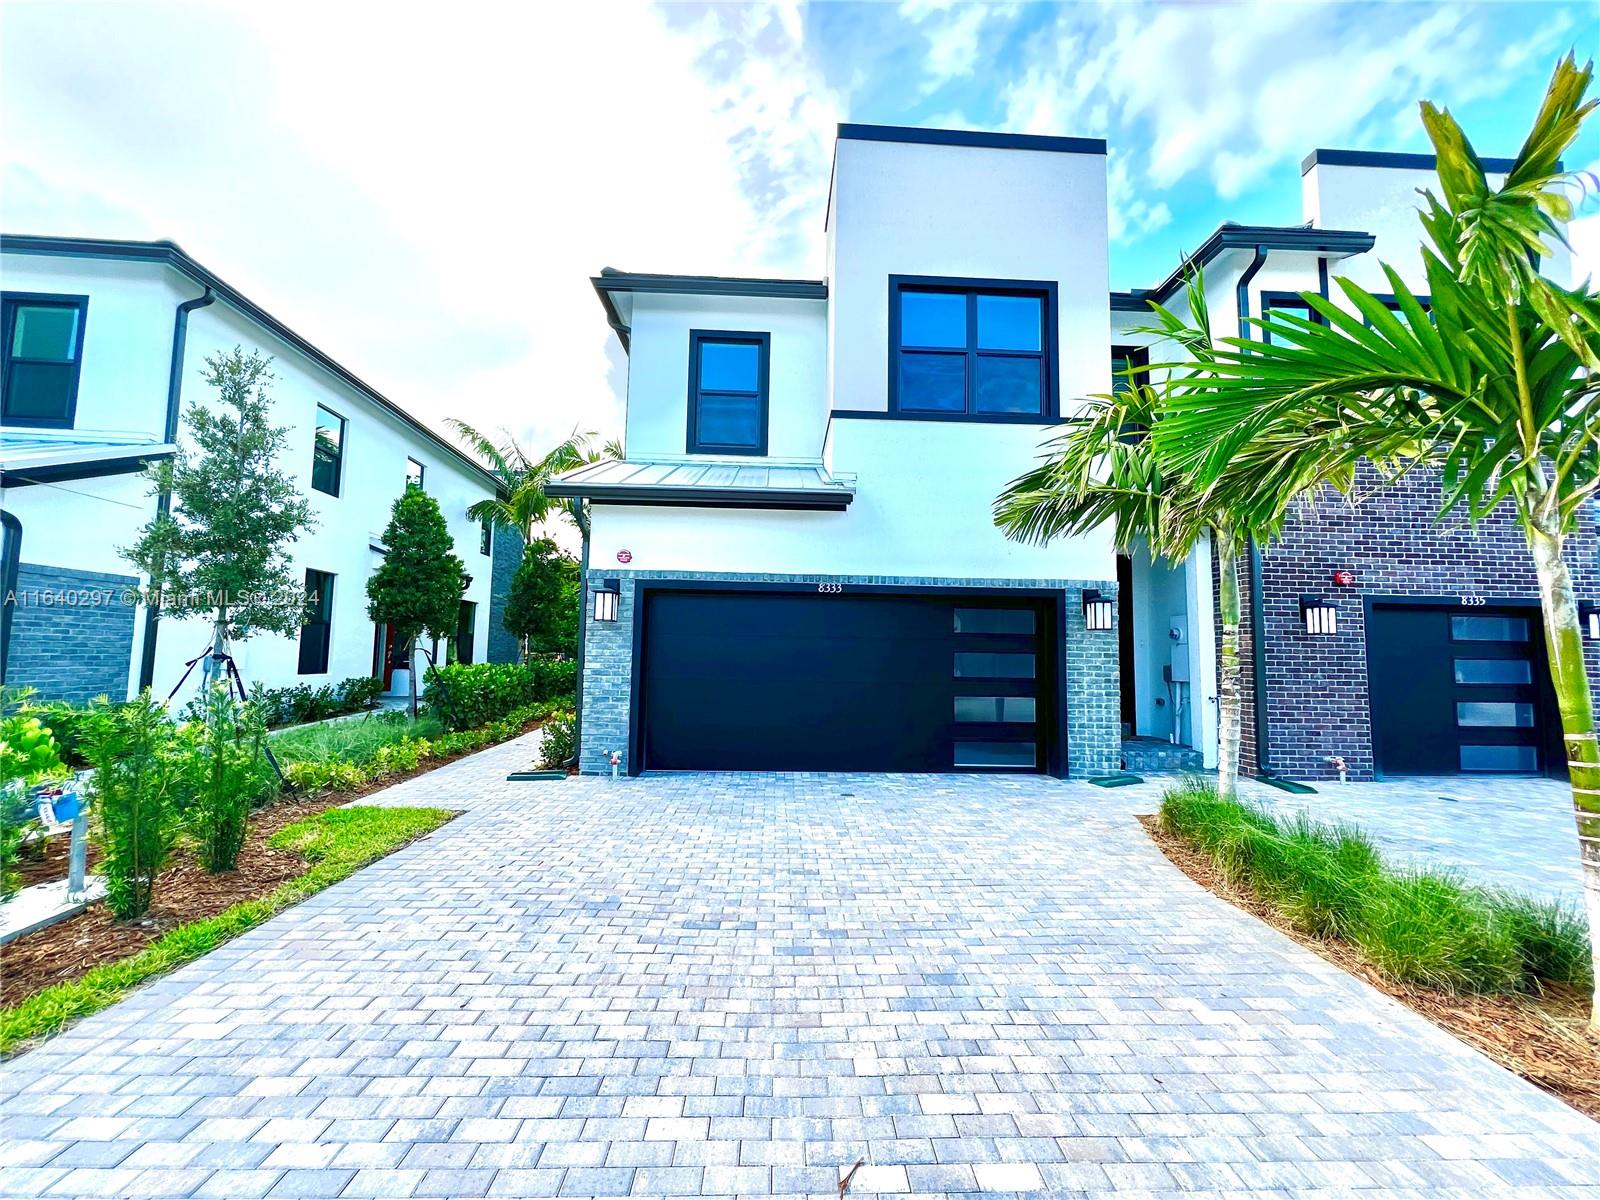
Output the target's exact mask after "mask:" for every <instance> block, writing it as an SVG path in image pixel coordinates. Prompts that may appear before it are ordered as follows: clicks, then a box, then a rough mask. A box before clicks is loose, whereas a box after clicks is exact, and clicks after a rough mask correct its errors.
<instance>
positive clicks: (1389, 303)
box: [1362, 292, 1433, 328]
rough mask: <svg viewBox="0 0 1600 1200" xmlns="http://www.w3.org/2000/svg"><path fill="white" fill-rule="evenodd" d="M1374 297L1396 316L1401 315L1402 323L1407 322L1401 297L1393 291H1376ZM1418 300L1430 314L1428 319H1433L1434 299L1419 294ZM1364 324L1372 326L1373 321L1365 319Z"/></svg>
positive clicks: (1423, 309)
mask: <svg viewBox="0 0 1600 1200" xmlns="http://www.w3.org/2000/svg"><path fill="white" fill-rule="evenodd" d="M1372 298H1373V299H1374V300H1377V301H1379V302H1381V303H1382V304H1383V306H1384V307H1385V308H1387V309H1388V310H1389V311H1390V312H1392V313H1393V314H1394V315H1395V316H1397V317H1399V318H1400V323H1401V324H1402V325H1404V324H1405V323H1406V314H1405V310H1404V309H1402V308H1401V307H1400V297H1398V296H1396V295H1395V294H1394V293H1393V292H1374V293H1373V294H1372ZM1416 301H1417V303H1418V304H1419V305H1420V306H1421V307H1422V311H1423V312H1425V313H1427V314H1428V319H1429V320H1430V321H1431V320H1433V301H1432V300H1431V299H1429V298H1428V297H1427V296H1417V297H1416ZM1362 324H1364V325H1366V326H1368V327H1369V328H1370V327H1371V325H1372V322H1371V321H1363V322H1362Z"/></svg>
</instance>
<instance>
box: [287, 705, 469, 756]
mask: <svg viewBox="0 0 1600 1200" xmlns="http://www.w3.org/2000/svg"><path fill="white" fill-rule="evenodd" d="M443 732H444V726H443V725H441V724H440V723H439V719H438V718H437V717H434V716H430V715H427V714H424V715H422V716H419V717H418V718H417V719H416V720H415V721H413V720H411V718H410V717H408V716H407V715H406V714H405V713H397V712H396V713H377V714H374V715H373V716H370V717H360V718H356V719H354V720H349V721H334V722H331V723H329V724H325V725H309V726H302V727H300V728H298V729H286V730H284V731H283V732H281V733H275V734H273V735H272V739H271V742H270V745H271V746H272V751H273V753H274V754H276V755H277V756H278V757H279V759H281V760H282V761H284V762H286V763H291V762H311V763H328V762H346V763H352V764H354V765H356V766H366V765H367V764H368V763H370V762H372V760H373V759H374V758H375V757H376V756H377V753H378V751H379V750H380V749H382V748H383V747H384V746H392V745H396V744H398V743H400V742H403V741H405V740H406V739H407V738H413V739H415V738H435V737H438V736H439V735H440V734H441V733H443Z"/></svg>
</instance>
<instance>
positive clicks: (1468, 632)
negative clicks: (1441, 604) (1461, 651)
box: [1450, 617, 1528, 642]
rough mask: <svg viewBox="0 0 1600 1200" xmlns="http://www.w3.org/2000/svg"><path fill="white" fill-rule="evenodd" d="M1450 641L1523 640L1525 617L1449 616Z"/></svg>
mask: <svg viewBox="0 0 1600 1200" xmlns="http://www.w3.org/2000/svg"><path fill="white" fill-rule="evenodd" d="M1450 640H1451V641H1452V642H1525V641H1527V640H1528V618H1527V617H1451V618H1450Z"/></svg>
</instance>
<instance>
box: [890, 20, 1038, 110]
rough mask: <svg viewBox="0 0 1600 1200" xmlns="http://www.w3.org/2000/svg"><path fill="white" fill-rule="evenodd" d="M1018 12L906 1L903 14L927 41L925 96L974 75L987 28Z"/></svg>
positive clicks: (923, 64)
mask: <svg viewBox="0 0 1600 1200" xmlns="http://www.w3.org/2000/svg"><path fill="white" fill-rule="evenodd" d="M1018 9H1019V6H1018V5H1016V4H976V3H961V4H957V3H954V2H953V0H933V2H930V0H903V3H901V5H900V7H899V10H898V11H899V15H900V16H901V17H902V18H904V19H905V20H907V21H909V22H911V23H912V24H913V25H915V26H917V28H918V29H919V30H920V31H921V32H922V35H923V38H924V40H925V42H926V50H925V51H924V57H923V60H922V74H923V78H922V83H921V91H922V94H923V95H928V94H930V93H932V92H935V91H937V90H938V89H939V88H941V87H943V86H944V85H945V84H947V83H951V82H952V81H954V80H958V79H964V78H967V77H968V76H970V75H972V73H973V70H974V68H976V67H977V65H978V61H979V57H980V55H981V53H982V51H983V38H984V34H985V31H986V30H987V28H988V27H989V26H990V25H1004V24H1007V23H1009V22H1010V21H1011V20H1012V19H1013V18H1014V17H1015V16H1016V15H1017V12H1018Z"/></svg>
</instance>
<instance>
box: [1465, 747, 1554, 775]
mask: <svg viewBox="0 0 1600 1200" xmlns="http://www.w3.org/2000/svg"><path fill="white" fill-rule="evenodd" d="M1461 769H1462V770H1463V771H1507V772H1517V773H1524V772H1528V771H1537V770H1538V769H1539V751H1538V748H1537V747H1534V746H1462V747H1461Z"/></svg>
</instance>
